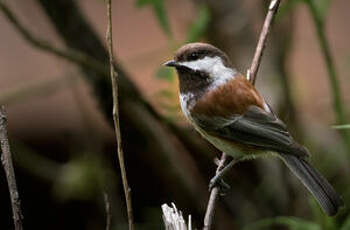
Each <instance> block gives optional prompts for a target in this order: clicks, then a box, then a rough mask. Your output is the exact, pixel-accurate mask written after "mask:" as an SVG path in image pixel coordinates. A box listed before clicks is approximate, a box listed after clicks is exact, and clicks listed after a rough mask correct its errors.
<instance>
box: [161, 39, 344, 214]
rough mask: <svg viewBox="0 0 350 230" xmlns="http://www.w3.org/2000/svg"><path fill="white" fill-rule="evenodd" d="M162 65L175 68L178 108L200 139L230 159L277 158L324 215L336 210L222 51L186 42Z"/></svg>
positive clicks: (301, 154) (336, 201)
mask: <svg viewBox="0 0 350 230" xmlns="http://www.w3.org/2000/svg"><path fill="white" fill-rule="evenodd" d="M163 65H164V66H167V67H173V68H175V69H176V72H177V75H178V78H179V99H180V105H181V109H182V112H183V114H184V115H185V117H186V118H187V120H188V121H189V122H190V123H191V124H192V125H193V126H194V128H195V130H196V131H198V132H199V133H200V134H201V136H202V137H204V138H205V139H206V140H208V141H209V142H210V143H211V144H212V145H214V146H215V147H216V148H217V149H219V150H220V151H222V152H224V153H226V154H227V155H229V156H231V157H233V158H241V157H247V158H256V157H259V156H262V155H264V154H271V155H274V156H277V157H279V158H280V159H281V160H282V161H283V162H284V163H285V164H286V165H287V166H288V168H289V169H290V170H291V171H292V172H293V173H294V174H295V175H296V177H297V178H298V179H299V180H300V181H301V182H302V184H303V185H304V186H305V187H306V188H307V189H308V190H309V192H310V193H311V194H312V195H313V196H314V197H315V199H316V200H317V202H318V203H319V205H320V207H321V208H322V210H323V211H324V212H325V213H326V214H327V215H329V216H334V215H335V214H337V212H338V210H339V208H340V207H342V206H343V205H344V202H343V200H342V198H341V197H340V196H339V195H338V194H337V192H336V191H335V189H334V188H333V187H332V185H330V183H329V182H328V181H327V180H326V179H325V178H324V177H323V176H322V175H321V174H320V173H319V172H318V171H317V170H316V169H315V168H313V167H312V166H311V164H310V163H309V162H308V160H307V158H308V156H309V151H308V150H307V149H306V148H305V147H304V146H302V145H301V144H299V143H297V142H296V141H295V140H294V139H293V137H292V136H291V134H290V133H289V132H288V130H287V126H286V125H285V123H284V122H283V121H282V120H280V119H279V118H278V117H277V115H275V113H274V112H273V111H272V109H271V107H270V106H269V105H268V103H267V102H266V101H265V100H264V98H263V97H262V96H261V95H260V93H259V92H258V91H257V89H256V88H255V87H254V86H253V85H252V83H251V82H250V81H249V80H248V79H247V78H246V77H245V76H244V75H243V74H241V73H239V72H238V71H237V70H236V69H235V68H234V67H233V66H232V64H231V61H230V59H229V58H228V56H227V55H226V54H225V53H224V52H223V51H221V50H220V49H218V48H216V47H215V46H213V45H210V44H207V43H201V42H197V43H189V44H185V45H183V46H182V47H180V48H179V49H178V50H177V51H176V52H175V54H174V59H173V60H170V61H167V62H166V63H164V64H163Z"/></svg>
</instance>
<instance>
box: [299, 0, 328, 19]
mask: <svg viewBox="0 0 350 230" xmlns="http://www.w3.org/2000/svg"><path fill="white" fill-rule="evenodd" d="M305 2H306V3H307V4H313V5H314V6H315V9H316V11H317V14H318V16H319V17H320V18H322V19H324V17H325V16H326V14H327V12H328V9H329V6H330V4H331V0H305ZM310 2H312V3H310Z"/></svg>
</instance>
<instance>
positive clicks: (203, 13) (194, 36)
mask: <svg viewBox="0 0 350 230" xmlns="http://www.w3.org/2000/svg"><path fill="white" fill-rule="evenodd" d="M210 18H211V17H210V11H209V8H208V6H206V5H202V6H201V7H200V9H199V13H198V17H197V19H196V20H195V21H194V22H193V24H192V25H191V26H190V29H189V31H188V34H187V40H186V43H189V42H195V41H198V40H199V39H200V38H201V37H202V36H203V35H204V34H205V32H206V31H207V29H208V25H209V22H210Z"/></svg>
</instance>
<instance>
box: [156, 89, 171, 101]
mask: <svg viewBox="0 0 350 230" xmlns="http://www.w3.org/2000/svg"><path fill="white" fill-rule="evenodd" d="M155 96H156V97H157V98H166V99H172V98H173V97H174V92H172V91H170V90H166V89H163V90H160V91H159V92H157V93H156V95H155Z"/></svg>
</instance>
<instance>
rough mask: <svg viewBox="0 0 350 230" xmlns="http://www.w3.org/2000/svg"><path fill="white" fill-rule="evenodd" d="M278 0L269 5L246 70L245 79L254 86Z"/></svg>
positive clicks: (273, 0) (272, 0)
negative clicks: (249, 64)
mask: <svg viewBox="0 0 350 230" xmlns="http://www.w3.org/2000/svg"><path fill="white" fill-rule="evenodd" d="M280 2H281V1H280V0H271V2H270V5H269V10H268V12H267V14H266V18H265V22H264V25H263V28H262V30H261V33H260V36H259V41H258V45H257V46H256V49H255V53H254V57H253V61H252V64H251V66H250V68H249V70H248V73H247V77H248V80H249V81H250V82H251V83H252V84H253V85H254V84H255V80H256V75H257V73H258V69H259V66H260V62H261V58H262V55H263V52H264V49H265V45H266V38H267V35H268V34H269V32H270V29H271V24H272V21H273V18H274V16H275V14H276V12H277V10H278V7H279V4H280Z"/></svg>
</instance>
